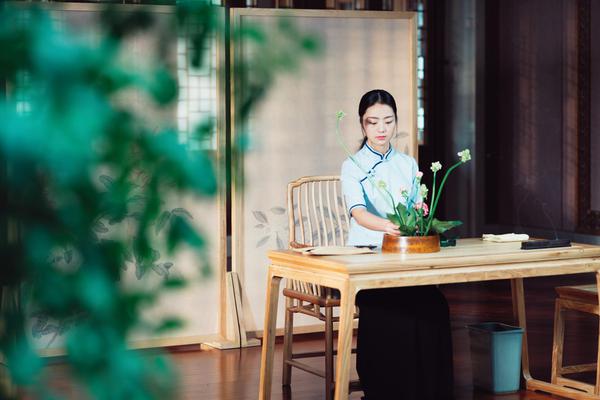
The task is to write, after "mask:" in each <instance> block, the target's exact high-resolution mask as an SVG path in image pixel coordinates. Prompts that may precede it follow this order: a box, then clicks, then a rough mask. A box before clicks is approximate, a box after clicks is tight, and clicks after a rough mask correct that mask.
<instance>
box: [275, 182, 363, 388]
mask: <svg viewBox="0 0 600 400" xmlns="http://www.w3.org/2000/svg"><path fill="white" fill-rule="evenodd" d="M287 210H288V217H289V246H290V247H296V248H300V247H307V246H343V245H344V244H345V235H346V233H347V232H348V229H349V224H350V220H349V216H348V212H347V211H346V210H347V209H346V203H345V201H344V197H343V195H342V192H341V185H340V178H339V177H338V176H308V177H304V178H300V179H297V180H295V181H293V182H290V183H289V184H288V192H287ZM283 295H284V296H285V298H286V314H285V331H284V339H283V343H284V345H283V348H284V350H283V386H284V388H289V385H290V384H291V376H292V367H296V368H299V369H301V370H304V371H306V372H309V373H311V374H314V375H317V376H320V377H322V378H325V398H326V399H327V400H329V399H331V398H332V397H333V389H334V373H333V356H334V354H335V351H334V350H333V323H334V322H336V321H338V317H334V316H333V308H334V307H338V306H339V305H340V300H339V295H338V293H337V291H336V290H333V289H331V288H326V287H322V286H319V285H313V284H309V283H305V282H300V281H295V280H288V281H287V285H286V288H285V289H284V290H283ZM296 313H302V314H305V315H310V316H312V317H315V318H318V319H319V320H321V321H323V322H325V351H324V352H323V351H320V352H305V353H293V352H292V338H293V327H294V314H296ZM355 317H356V314H355ZM353 352H354V351H353ZM322 356H325V370H324V371H323V370H319V369H316V368H314V367H312V366H310V365H307V364H305V363H302V362H300V361H298V359H301V358H307V357H322ZM350 390H351V391H352V390H360V387H359V385H358V382H351V384H350Z"/></svg>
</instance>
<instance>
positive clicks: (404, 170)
mask: <svg viewBox="0 0 600 400" xmlns="http://www.w3.org/2000/svg"><path fill="white" fill-rule="evenodd" d="M353 158H354V160H352V159H351V158H350V157H348V158H347V159H346V160H345V161H344V163H343V164H342V173H341V181H342V192H343V194H344V198H345V199H346V204H347V206H348V213H350V217H352V210H353V209H354V208H356V207H364V208H366V209H367V211H369V212H370V213H372V214H375V215H377V216H380V217H382V218H387V214H392V213H393V212H394V211H393V208H392V206H391V204H390V202H391V199H390V198H389V197H388V195H387V194H385V197H386V198H384V196H383V194H382V193H381V191H380V190H378V189H377V188H376V187H374V186H373V185H374V184H377V185H382V186H383V185H385V188H386V189H387V191H388V192H389V193H390V194H391V195H392V197H393V202H394V204H397V203H398V201H400V202H402V203H403V204H405V203H406V200H405V199H404V198H403V197H402V196H401V195H400V193H401V192H402V191H403V190H406V191H407V192H408V198H409V201H410V202H411V203H414V202H417V201H420V196H419V183H418V182H417V180H416V179H415V176H416V174H417V172H418V170H419V167H418V166H417V162H416V161H415V159H414V158H412V157H411V156H408V155H406V154H404V153H400V152H398V151H396V150H395V149H394V148H393V147H391V146H390V149H389V150H388V151H387V152H386V153H385V154H381V153H379V152H378V151H376V150H374V149H373V148H372V147H370V146H369V145H368V144H367V143H365V145H364V147H363V148H362V149H360V150H359V151H358V152H357V153H356V154H355V155H354V156H353ZM367 174H369V176H370V178H369V177H368V176H367ZM383 192H384V193H385V191H383ZM382 241H383V232H380V231H373V230H370V229H367V228H364V227H362V226H361V225H359V224H358V223H357V222H356V220H355V219H354V218H351V219H350V231H349V232H348V240H347V244H348V245H351V246H354V245H377V246H381V242H382Z"/></svg>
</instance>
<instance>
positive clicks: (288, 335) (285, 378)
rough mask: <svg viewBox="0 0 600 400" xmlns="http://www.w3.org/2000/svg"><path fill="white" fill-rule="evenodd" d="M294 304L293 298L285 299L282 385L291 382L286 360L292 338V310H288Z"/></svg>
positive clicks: (287, 359) (289, 358) (290, 367)
mask: <svg viewBox="0 0 600 400" xmlns="http://www.w3.org/2000/svg"><path fill="white" fill-rule="evenodd" d="M293 305H294V300H293V299H292V298H290V297H286V299H285V327H284V331H283V332H284V333H283V375H282V382H281V384H282V385H283V386H289V385H290V384H291V383H292V366H291V365H290V364H288V363H287V362H288V361H290V360H291V359H292V342H293V338H294V312H293V311H290V310H291V308H292V306H293Z"/></svg>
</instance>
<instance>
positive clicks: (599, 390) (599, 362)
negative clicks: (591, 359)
mask: <svg viewBox="0 0 600 400" xmlns="http://www.w3.org/2000/svg"><path fill="white" fill-rule="evenodd" d="M596 285H597V287H596V288H597V290H598V304H600V271H596ZM598 321H599V324H598V354H597V356H596V357H597V358H596V386H595V388H594V394H595V395H597V396H600V318H599V319H598Z"/></svg>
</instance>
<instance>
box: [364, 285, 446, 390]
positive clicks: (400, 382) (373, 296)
mask: <svg viewBox="0 0 600 400" xmlns="http://www.w3.org/2000/svg"><path fill="white" fill-rule="evenodd" d="M356 305H357V306H358V307H359V313H360V318H359V322H358V343H357V358H356V369H357V371H358V376H359V378H360V382H361V386H362V388H363V391H364V393H365V398H366V400H382V399H385V400H392V399H394V400H396V399H397V400H450V399H453V398H454V396H453V372H452V339H451V332H450V318H449V312H448V303H447V302H446V298H445V297H444V295H443V294H442V293H441V292H440V291H439V290H438V289H437V288H436V287H435V286H420V287H406V288H390V289H373V290H363V291H360V292H359V293H358V295H357V297H356Z"/></svg>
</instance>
